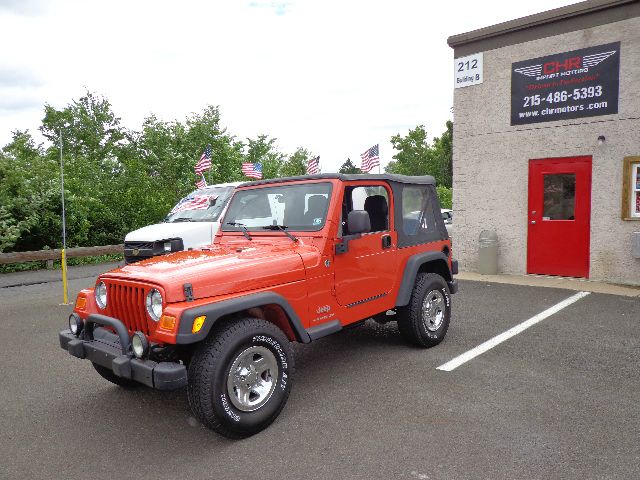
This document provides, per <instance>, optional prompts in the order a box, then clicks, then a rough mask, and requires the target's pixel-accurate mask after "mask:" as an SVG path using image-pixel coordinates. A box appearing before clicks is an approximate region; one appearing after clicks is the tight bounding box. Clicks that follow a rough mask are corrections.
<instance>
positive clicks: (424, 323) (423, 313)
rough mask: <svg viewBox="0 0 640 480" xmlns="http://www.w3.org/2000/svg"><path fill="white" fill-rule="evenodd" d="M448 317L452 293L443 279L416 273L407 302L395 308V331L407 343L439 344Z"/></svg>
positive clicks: (432, 274)
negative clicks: (396, 324) (396, 313)
mask: <svg viewBox="0 0 640 480" xmlns="http://www.w3.org/2000/svg"><path fill="white" fill-rule="evenodd" d="M450 320H451V296H450V294H449V287H448V286H447V282H445V280H444V278H442V277H441V276H440V275H438V274H436V273H419V274H418V275H417V276H416V283H415V285H414V287H413V292H412V293H411V299H410V300H409V305H407V306H406V307H403V308H401V309H399V311H398V330H400V334H401V335H402V336H403V337H404V338H405V340H407V341H408V342H409V343H412V344H414V345H418V346H421V347H433V346H435V345H437V344H439V343H440V342H441V341H442V340H443V339H444V337H445V335H446V334H447V329H448V328H449V321H450Z"/></svg>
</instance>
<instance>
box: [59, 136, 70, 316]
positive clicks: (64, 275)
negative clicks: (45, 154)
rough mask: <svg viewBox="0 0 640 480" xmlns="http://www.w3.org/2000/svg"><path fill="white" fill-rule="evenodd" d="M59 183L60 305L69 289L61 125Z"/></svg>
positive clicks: (65, 298)
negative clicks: (60, 233)
mask: <svg viewBox="0 0 640 480" xmlns="http://www.w3.org/2000/svg"><path fill="white" fill-rule="evenodd" d="M60 185H61V189H60V190H61V197H62V257H61V265H62V299H63V302H62V305H69V291H68V284H67V257H66V249H67V219H66V212H65V207H64V160H63V158H62V127H61V128H60Z"/></svg>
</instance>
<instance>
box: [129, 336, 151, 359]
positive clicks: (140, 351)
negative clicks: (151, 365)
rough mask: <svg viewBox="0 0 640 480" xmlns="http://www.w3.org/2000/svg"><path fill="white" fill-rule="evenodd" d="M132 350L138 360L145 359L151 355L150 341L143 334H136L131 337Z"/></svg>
mask: <svg viewBox="0 0 640 480" xmlns="http://www.w3.org/2000/svg"><path fill="white" fill-rule="evenodd" d="M131 349H132V350H133V354H134V355H135V356H136V357H137V358H144V357H146V356H147V354H148V353H149V340H147V337H145V336H144V333H142V332H136V333H134V334H133V336H132V337H131Z"/></svg>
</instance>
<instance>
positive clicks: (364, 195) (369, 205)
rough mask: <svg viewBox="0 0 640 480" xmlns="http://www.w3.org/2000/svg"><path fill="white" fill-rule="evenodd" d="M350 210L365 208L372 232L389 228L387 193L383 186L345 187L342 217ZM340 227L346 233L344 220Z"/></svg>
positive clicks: (346, 215) (346, 216)
mask: <svg viewBox="0 0 640 480" xmlns="http://www.w3.org/2000/svg"><path fill="white" fill-rule="evenodd" d="M352 210H365V211H366V212H367V213H369V220H370V221H371V231H372V232H382V231H386V230H389V193H388V192H387V189H386V188H384V187H383V186H380V185H375V186H374V185H367V186H361V187H360V186H358V187H347V188H346V189H345V197H344V203H343V206H342V214H343V219H347V218H348V216H349V212H351V211H352ZM342 227H343V231H344V233H345V234H346V235H348V234H349V232H348V231H347V225H346V224H344V221H343V225H342Z"/></svg>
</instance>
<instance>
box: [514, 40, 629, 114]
mask: <svg viewBox="0 0 640 480" xmlns="http://www.w3.org/2000/svg"><path fill="white" fill-rule="evenodd" d="M619 75H620V42H615V43H609V44H606V45H599V46H597V47H589V48H583V49H580V50H573V51H571V52H564V53H558V54H556V55H549V56H547V57H540V58H534V59H531V60H524V61H522V62H516V63H513V64H512V65H511V125H523V124H529V123H538V122H550V121H553V120H565V119H570V118H580V117H593V116H596V115H610V114H612V113H618V90H619V83H620V82H619Z"/></svg>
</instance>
